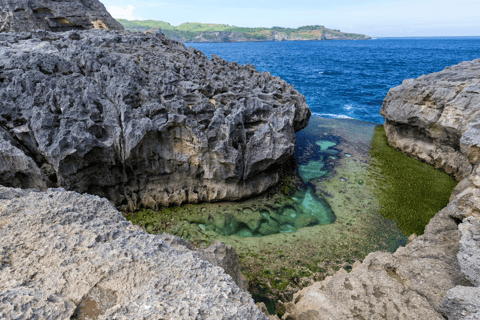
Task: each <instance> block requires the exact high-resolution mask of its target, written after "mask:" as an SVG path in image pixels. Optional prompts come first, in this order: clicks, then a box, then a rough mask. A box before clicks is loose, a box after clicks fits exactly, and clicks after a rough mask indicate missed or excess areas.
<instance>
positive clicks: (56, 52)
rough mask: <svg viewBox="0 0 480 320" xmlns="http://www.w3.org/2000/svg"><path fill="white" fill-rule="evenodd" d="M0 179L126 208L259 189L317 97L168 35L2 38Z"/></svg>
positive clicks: (273, 174) (286, 154) (288, 153)
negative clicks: (311, 99) (309, 100)
mask: <svg viewBox="0 0 480 320" xmlns="http://www.w3.org/2000/svg"><path fill="white" fill-rule="evenodd" d="M0 44H1V45H0V109H1V114H0V170H1V172H0V184H3V185H5V186H9V187H22V188H28V187H35V188H41V189H45V188H47V187H64V188H66V189H68V190H73V191H77V192H79V193H85V192H86V193H90V194H96V195H100V196H102V197H106V198H108V199H109V200H111V201H112V202H113V203H114V204H115V205H116V206H117V208H119V209H121V210H130V211H133V210H136V209H138V208H140V207H148V208H153V209H156V208H158V207H159V206H167V205H171V204H181V203H184V202H191V203H196V202H201V201H216V200H238V199H240V198H243V197H248V196H252V195H255V194H259V193H261V192H263V191H265V190H266V189H268V188H269V187H271V186H272V185H274V184H275V183H277V182H278V180H279V169H280V166H281V165H282V164H283V163H284V162H285V161H287V160H288V159H289V158H291V157H292V155H293V152H294V147H295V132H296V131H298V130H300V129H302V128H304V127H305V126H306V125H307V123H308V120H309V117H310V114H311V112H310V109H309V108H308V106H307V104H306V102H305V97H304V96H303V95H301V94H299V93H298V92H297V91H296V90H294V88H293V86H291V85H289V84H287V83H286V82H285V81H283V80H281V79H280V78H278V77H273V76H271V75H270V74H269V73H260V72H258V71H256V70H255V68H254V67H253V66H251V65H245V66H239V65H238V64H237V63H235V62H234V63H228V62H226V61H224V60H222V59H221V58H219V57H216V56H212V59H211V60H209V59H208V58H207V57H206V56H205V55H204V54H203V53H202V52H200V51H197V50H195V49H194V48H190V49H187V48H186V47H185V46H184V45H183V44H180V43H178V42H175V41H172V40H169V39H167V38H165V37H164V36H163V35H160V34H155V35H152V34H133V33H130V32H107V31H103V30H96V31H88V32H86V31H79V32H77V31H69V32H64V33H50V32H44V31H36V32H25V33H16V34H12V33H11V34H8V33H7V34H0Z"/></svg>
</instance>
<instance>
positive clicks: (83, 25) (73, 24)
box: [0, 0, 123, 32]
mask: <svg viewBox="0 0 480 320" xmlns="http://www.w3.org/2000/svg"><path fill="white" fill-rule="evenodd" d="M36 29H42V30H47V31H67V30H88V29H107V30H123V27H122V25H121V24H120V23H118V22H117V21H116V20H115V19H113V18H112V16H111V15H110V14H109V13H108V11H107V9H105V6H104V5H103V4H102V3H101V2H100V1H98V0H55V1H51V0H0V32H21V31H30V30H36Z"/></svg>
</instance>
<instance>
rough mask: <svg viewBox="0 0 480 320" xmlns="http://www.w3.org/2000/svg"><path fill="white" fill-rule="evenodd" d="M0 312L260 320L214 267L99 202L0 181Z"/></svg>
mask: <svg viewBox="0 0 480 320" xmlns="http://www.w3.org/2000/svg"><path fill="white" fill-rule="evenodd" d="M0 239H2V241H1V245H0V318H1V319H19V320H20V319H44V318H45V319H225V320H227V319H264V320H266V317H265V316H264V315H263V314H262V312H261V311H260V310H259V309H258V308H257V307H256V305H255V303H254V301H253V299H252V297H251V296H250V294H248V293H246V292H245V291H243V290H241V289H240V288H238V287H237V286H236V285H235V282H234V281H233V279H232V278H231V277H230V276H229V275H227V274H226V273H225V272H224V270H223V269H221V268H220V267H215V266H213V265H212V264H210V263H209V262H205V261H202V260H201V259H199V258H198V257H197V254H196V253H194V252H193V251H190V250H185V249H181V250H176V249H174V248H172V247H171V246H169V245H168V244H167V243H166V242H165V241H164V240H162V239H161V238H160V237H158V236H155V235H150V234H147V233H146V232H144V231H143V230H141V229H140V228H139V227H136V226H133V225H132V224H131V223H130V222H127V221H126V220H125V218H123V216H122V215H121V214H120V213H119V212H118V211H117V210H116V209H115V208H114V207H113V206H112V204H111V203H110V202H109V201H107V200H106V199H101V198H99V197H97V196H91V195H80V194H78V193H75V192H67V191H65V190H63V189H49V190H48V191H46V192H38V191H35V190H21V189H13V188H5V187H0Z"/></svg>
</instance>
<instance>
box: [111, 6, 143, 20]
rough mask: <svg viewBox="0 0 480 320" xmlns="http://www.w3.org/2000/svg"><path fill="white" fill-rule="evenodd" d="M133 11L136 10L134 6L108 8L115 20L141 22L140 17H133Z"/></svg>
mask: <svg viewBox="0 0 480 320" xmlns="http://www.w3.org/2000/svg"><path fill="white" fill-rule="evenodd" d="M133 9H135V8H134V7H133V6H132V5H128V6H127V7H117V6H110V7H108V8H107V11H108V12H109V13H110V14H111V15H112V17H114V18H115V19H127V20H140V18H139V17H135V16H134V15H133Z"/></svg>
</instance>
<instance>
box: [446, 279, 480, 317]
mask: <svg viewBox="0 0 480 320" xmlns="http://www.w3.org/2000/svg"><path fill="white" fill-rule="evenodd" d="M442 311H443V314H444V315H445V316H446V317H447V319H448V320H478V319H480V288H479V287H461V286H458V287H455V288H453V289H450V290H448V292H447V296H446V297H445V300H443V303H442Z"/></svg>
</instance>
